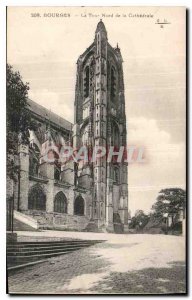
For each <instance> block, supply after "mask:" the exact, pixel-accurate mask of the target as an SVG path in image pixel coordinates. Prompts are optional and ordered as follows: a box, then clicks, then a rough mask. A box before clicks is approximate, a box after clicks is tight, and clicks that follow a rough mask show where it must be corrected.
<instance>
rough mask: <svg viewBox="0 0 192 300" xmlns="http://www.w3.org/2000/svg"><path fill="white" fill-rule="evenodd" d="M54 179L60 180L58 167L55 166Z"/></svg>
mask: <svg viewBox="0 0 192 300" xmlns="http://www.w3.org/2000/svg"><path fill="white" fill-rule="evenodd" d="M54 179H55V180H58V181H59V180H60V170H59V168H58V167H56V166H55V169H54Z"/></svg>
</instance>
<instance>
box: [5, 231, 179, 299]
mask: <svg viewBox="0 0 192 300" xmlns="http://www.w3.org/2000/svg"><path fill="white" fill-rule="evenodd" d="M26 235H31V237H33V239H35V237H37V236H38V237H41V238H44V237H45V236H46V237H49V238H51V237H55V238H61V237H62V238H68V237H70V238H75V239H77V238H78V239H92V240H93V239H96V240H103V241H104V242H102V243H100V244H97V245H94V246H91V247H89V248H85V249H82V250H78V251H75V252H73V253H69V254H67V255H62V256H59V257H55V258H51V259H49V260H48V261H47V262H44V263H42V264H39V265H36V266H33V267H30V268H28V269H23V270H20V271H17V272H16V273H15V274H12V275H11V276H10V277H9V279H8V283H9V292H10V293H32V294H34V293H36V294H37V293H47V294H57V293H58V294H86V293H87V294H98V293H99V294H106V293H109V294H112V293H125V294H127V293H129V294H133V293H137V294H140V293H155V294H157V293H158V294H162V293H184V292H185V263H184V261H185V257H184V253H185V250H184V249H185V248H184V247H185V241H184V238H183V237H178V236H166V235H147V234H137V235H131V234H130V235H115V234H99V233H98V234H97V233H82V232H80V233H78V232H53V231H47V232H31V233H29V232H27V233H26V232H22V233H19V238H20V239H25V236H26Z"/></svg>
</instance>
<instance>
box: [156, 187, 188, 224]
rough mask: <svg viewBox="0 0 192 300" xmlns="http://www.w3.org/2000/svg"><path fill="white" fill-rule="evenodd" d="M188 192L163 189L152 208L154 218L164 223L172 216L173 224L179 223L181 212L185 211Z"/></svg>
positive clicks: (179, 189) (177, 189)
mask: <svg viewBox="0 0 192 300" xmlns="http://www.w3.org/2000/svg"><path fill="white" fill-rule="evenodd" d="M185 206H186V192H185V191H184V190H183V189H181V188H170V189H162V190H161V191H160V192H159V196H158V197H157V201H156V203H155V204H154V205H153V206H152V212H153V213H152V214H153V217H154V218H156V219H158V220H159V221H162V220H163V218H164V217H165V216H171V217H172V222H173V224H174V223H176V222H177V221H178V216H179V214H180V212H181V211H184V210H185Z"/></svg>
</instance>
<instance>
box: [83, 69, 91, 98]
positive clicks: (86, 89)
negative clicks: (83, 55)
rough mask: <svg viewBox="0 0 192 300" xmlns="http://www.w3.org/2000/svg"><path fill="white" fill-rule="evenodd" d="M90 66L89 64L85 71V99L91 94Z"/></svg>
mask: <svg viewBox="0 0 192 300" xmlns="http://www.w3.org/2000/svg"><path fill="white" fill-rule="evenodd" d="M89 80H90V77H89V67H88V66H87V67H86V68H85V73H84V97H85V99H86V98H87V97H88V96H89Z"/></svg>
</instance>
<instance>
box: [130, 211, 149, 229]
mask: <svg viewBox="0 0 192 300" xmlns="http://www.w3.org/2000/svg"><path fill="white" fill-rule="evenodd" d="M148 221H149V216H148V215H146V214H145V213H144V212H143V210H137V211H136V212H135V216H134V217H132V219H131V222H130V225H129V227H130V228H133V229H134V228H136V229H143V228H144V227H145V225H146V224H147V223H148Z"/></svg>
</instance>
